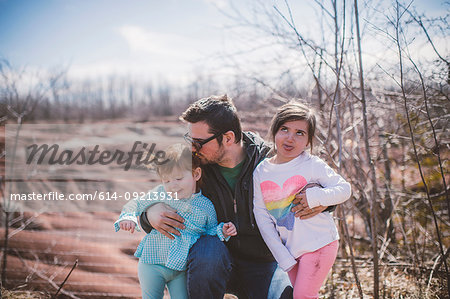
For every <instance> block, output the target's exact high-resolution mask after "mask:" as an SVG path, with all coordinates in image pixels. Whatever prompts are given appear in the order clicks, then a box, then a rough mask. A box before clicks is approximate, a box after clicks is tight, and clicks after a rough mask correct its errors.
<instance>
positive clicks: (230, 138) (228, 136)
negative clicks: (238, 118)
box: [222, 131, 236, 145]
mask: <svg viewBox="0 0 450 299" xmlns="http://www.w3.org/2000/svg"><path fill="white" fill-rule="evenodd" d="M235 140H236V136H235V135H234V132H233V131H228V132H226V133H224V134H223V140H222V142H223V143H224V144H228V145H229V144H233V143H234V141H235Z"/></svg>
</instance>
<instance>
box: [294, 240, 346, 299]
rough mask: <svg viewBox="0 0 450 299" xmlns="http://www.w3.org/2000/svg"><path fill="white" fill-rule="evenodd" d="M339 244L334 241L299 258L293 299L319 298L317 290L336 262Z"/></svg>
mask: <svg viewBox="0 0 450 299" xmlns="http://www.w3.org/2000/svg"><path fill="white" fill-rule="evenodd" d="M338 245H339V242H338V241H334V242H332V243H330V244H328V245H326V246H324V247H322V248H320V249H318V250H316V251H314V252H309V253H305V254H304V255H302V256H301V257H299V259H298V261H299V263H298V272H297V277H296V279H295V283H294V298H295V299H313V298H318V297H319V290H320V287H321V286H322V284H323V282H324V281H325V278H327V275H328V272H330V269H331V267H332V266H333V264H334V261H335V260H336V255H337V251H338V247H339V246H338Z"/></svg>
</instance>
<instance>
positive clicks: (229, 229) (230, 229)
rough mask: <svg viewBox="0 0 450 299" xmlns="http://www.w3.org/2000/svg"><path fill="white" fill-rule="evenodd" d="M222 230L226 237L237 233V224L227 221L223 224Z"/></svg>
mask: <svg viewBox="0 0 450 299" xmlns="http://www.w3.org/2000/svg"><path fill="white" fill-rule="evenodd" d="M222 232H223V235H224V236H225V238H227V237H230V236H236V235H237V231H236V226H234V224H233V222H227V223H225V224H224V225H223V228H222Z"/></svg>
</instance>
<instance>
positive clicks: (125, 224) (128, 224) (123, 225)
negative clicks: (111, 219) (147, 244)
mask: <svg viewBox="0 0 450 299" xmlns="http://www.w3.org/2000/svg"><path fill="white" fill-rule="evenodd" d="M119 226H120V229H123V230H129V231H130V233H134V228H135V227H136V223H134V222H133V221H130V220H123V221H120V223H119Z"/></svg>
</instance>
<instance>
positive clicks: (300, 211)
mask: <svg viewBox="0 0 450 299" xmlns="http://www.w3.org/2000/svg"><path fill="white" fill-rule="evenodd" d="M312 187H322V186H320V185H319V184H315V183H312V184H308V185H306V186H305V188H303V190H302V191H300V192H299V193H298V194H296V195H295V199H294V200H293V201H292V203H293V204H294V205H295V206H294V207H292V209H291V211H292V212H294V214H295V217H298V218H300V219H303V220H304V219H308V218H311V217H314V216H316V215H318V214H320V213H322V212H323V211H325V210H326V208H327V207H324V206H317V207H314V208H312V209H311V208H310V207H309V206H308V201H307V200H306V189H308V188H312Z"/></svg>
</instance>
